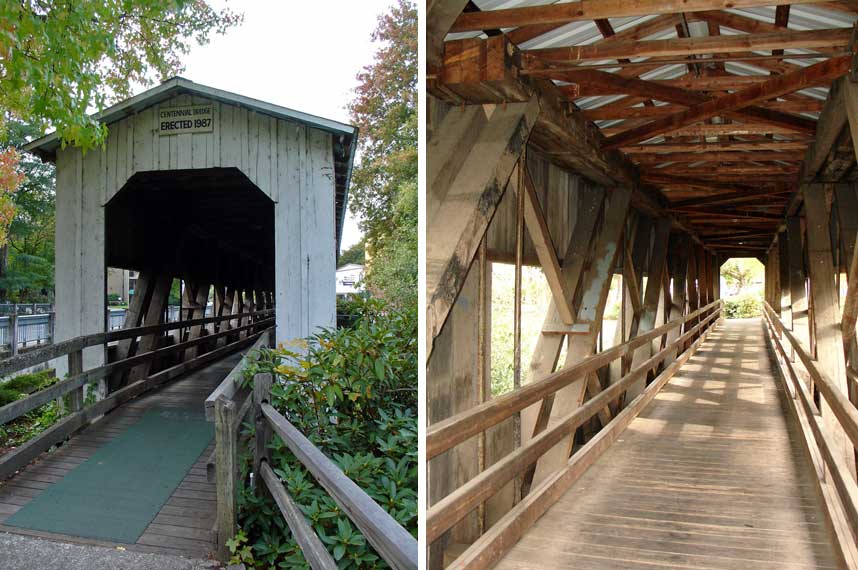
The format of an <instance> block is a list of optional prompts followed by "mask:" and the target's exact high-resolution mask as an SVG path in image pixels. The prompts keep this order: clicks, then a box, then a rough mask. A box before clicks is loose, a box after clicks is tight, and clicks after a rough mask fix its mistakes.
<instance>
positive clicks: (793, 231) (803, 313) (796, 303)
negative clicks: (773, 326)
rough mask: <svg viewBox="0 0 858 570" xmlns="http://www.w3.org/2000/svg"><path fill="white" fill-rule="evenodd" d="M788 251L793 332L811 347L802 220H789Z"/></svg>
mask: <svg viewBox="0 0 858 570" xmlns="http://www.w3.org/2000/svg"><path fill="white" fill-rule="evenodd" d="M787 249H788V250H789V291H790V304H791V305H792V310H791V313H792V315H791V319H792V330H793V332H795V335H796V337H797V338H798V339H799V340H801V341H802V342H803V343H804V344H805V346H807V347H808V348H809V347H810V328H809V325H808V313H807V310H808V299H807V274H806V272H805V266H804V240H803V237H802V227H801V218H799V217H798V216H793V217H791V218H789V219H788V220H787Z"/></svg>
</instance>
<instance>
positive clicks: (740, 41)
mask: <svg viewBox="0 0 858 570" xmlns="http://www.w3.org/2000/svg"><path fill="white" fill-rule="evenodd" d="M850 34H851V30H850V29H848V28H834V29H830V30H808V31H780V32H772V33H763V34H743V35H731V36H704V37H692V38H671V39H667V40H644V41H633V42H612V43H610V44H608V45H595V44H594V45H582V46H568V47H559V48H543V49H534V50H526V51H525V54H526V55H527V56H528V58H533V59H534V60H538V61H542V62H550V63H554V64H557V63H578V62H581V61H601V60H606V59H622V58H635V57H664V56H679V55H681V56H690V55H707V54H713V53H731V52H751V51H759V50H773V49H777V48H778V46H783V47H785V48H791V49H816V50H820V51H823V52H830V50H832V49H842V48H845V47H846V46H847V45H848V44H849V36H850Z"/></svg>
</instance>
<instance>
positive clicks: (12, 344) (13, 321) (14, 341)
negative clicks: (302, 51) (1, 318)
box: [9, 305, 18, 356]
mask: <svg viewBox="0 0 858 570" xmlns="http://www.w3.org/2000/svg"><path fill="white" fill-rule="evenodd" d="M17 307H18V306H17V305H15V308H16V309H17ZM9 352H10V353H11V354H12V356H15V355H16V354H18V313H17V312H15V313H12V314H11V315H9Z"/></svg>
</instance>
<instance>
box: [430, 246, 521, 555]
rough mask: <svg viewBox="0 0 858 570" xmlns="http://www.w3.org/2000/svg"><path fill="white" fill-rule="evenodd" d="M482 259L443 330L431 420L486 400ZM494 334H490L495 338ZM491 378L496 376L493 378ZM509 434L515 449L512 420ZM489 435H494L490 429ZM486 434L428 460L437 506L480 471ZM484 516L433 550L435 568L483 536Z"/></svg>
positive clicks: (469, 520) (433, 367)
mask: <svg viewBox="0 0 858 570" xmlns="http://www.w3.org/2000/svg"><path fill="white" fill-rule="evenodd" d="M479 273H480V271H479V261H478V260H475V262H474V263H473V264H472V265H471V268H470V271H469V272H468V274H467V275H466V279H465V283H464V286H463V287H462V290H461V292H460V293H459V296H458V297H457V299H456V302H455V303H454V304H453V308H452V311H451V312H450V315H449V317H448V322H447V325H446V326H445V327H444V329H443V330H442V331H441V334H440V335H438V338H437V339H436V344H435V350H434V352H433V354H432V357H431V358H430V359H429V362H428V364H427V367H426V395H427V398H426V419H427V423H428V424H429V425H431V424H433V423H435V422H438V421H441V420H444V419H446V418H448V417H450V416H452V415H455V414H457V413H460V412H463V411H465V410H468V409H470V408H473V407H474V406H477V405H479V404H480V403H481V398H480V392H481V387H480V383H481V381H482V382H484V381H485V380H481V378H480V370H479V368H480V366H479V362H480V361H479V357H478V350H479V346H480V343H479V335H480V319H479V313H480V304H479V301H480V296H481V293H480V290H479V285H480V275H479ZM489 338H490V337H489ZM489 382H490V381H489ZM505 427H506V428H507V430H506V431H505V432H504V435H505V436H506V437H507V438H508V439H507V442H506V443H507V444H508V445H510V447H509V449H510V450H512V445H511V444H512V441H513V432H512V423H511V422H510V423H508V424H506V426H505ZM487 437H489V436H488V434H487ZM479 457H480V438H472V439H470V440H468V441H466V442H463V443H462V444H460V445H457V446H456V447H455V448H453V449H451V450H450V451H448V452H447V453H444V454H442V455H439V456H438V457H435V458H433V459H432V460H430V461H429V462H428V465H427V473H428V486H427V487H428V489H427V490H428V502H429V505H430V506H431V505H433V504H435V503H437V502H438V501H440V500H441V499H443V498H444V497H446V496H447V495H448V494H450V493H451V492H453V491H454V490H455V489H457V488H459V487H461V486H462V485H463V484H465V483H466V482H467V481H469V480H470V479H471V478H473V477H475V476H476V475H478V473H479V465H480V460H479ZM510 506H511V505H510ZM481 527H482V523H481V518H480V516H479V513H478V512H477V511H476V510H474V511H473V512H472V513H470V514H469V515H468V516H467V517H465V518H464V519H463V520H462V521H461V522H459V523H458V524H456V525H455V526H454V527H453V528H452V529H450V531H449V532H448V533H447V534H446V535H445V536H444V537H442V538H441V539H440V540H438V541H436V542H435V543H433V544H432V546H431V547H430V550H429V559H430V564H429V567H430V568H440V567H441V560H442V558H443V553H444V551H446V550H447V549H448V548H450V547H452V546H454V545H457V544H469V543H471V542H473V541H474V540H476V539H477V538H478V537H479V536H480V532H481Z"/></svg>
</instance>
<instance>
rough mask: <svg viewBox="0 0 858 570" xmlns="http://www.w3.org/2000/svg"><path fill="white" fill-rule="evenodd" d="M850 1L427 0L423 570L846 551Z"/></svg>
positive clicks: (852, 112) (849, 524)
mask: <svg viewBox="0 0 858 570" xmlns="http://www.w3.org/2000/svg"><path fill="white" fill-rule="evenodd" d="M856 19H858V11H857V10H856V8H855V6H854V5H853V4H852V3H848V2H817V1H813V0H808V1H805V2H785V1H784V2H777V1H774V0H736V1H733V2H729V3H724V2H716V1H707V0H701V1H699V2H688V1H671V0H668V1H663V0H658V1H656V0H652V1H650V0H644V1H640V2H587V1H582V2H569V3H554V4H545V3H543V2H536V1H532V0H517V1H515V2H496V1H494V0H473V1H466V0H462V1H449V2H430V3H429V5H428V8H427V18H426V26H427V28H426V32H427V44H428V45H427V53H426V57H427V62H426V63H427V70H428V71H427V91H428V93H429V101H428V102H427V108H428V120H427V133H428V134H427V138H428V143H427V186H428V197H427V317H426V322H427V344H428V346H427V349H428V355H429V356H428V361H427V408H428V410H427V411H428V417H427V423H428V428H427V456H428V458H429V477H428V479H429V481H428V505H427V509H428V510H427V522H426V526H427V539H428V544H427V548H428V560H429V567H430V568H432V569H440V568H444V567H447V568H456V569H464V568H468V569H477V568H491V567H494V566H499V567H503V568H507V569H511V568H522V569H524V568H543V567H569V568H602V567H604V568H613V567H618V566H620V567H623V568H626V567H629V568H637V567H641V568H643V567H647V568H677V567H681V568H685V567H687V568H704V567H705V568H740V567H742V568H743V567H754V568H757V567H759V568H768V567H772V568H775V567H778V568H780V567H788V568H792V567H795V568H815V567H819V568H828V567H832V568H834V567H850V568H852V567H858V556H856V553H858V550H856V537H858V487H856V480H855V463H856V462H855V445H856V444H858V429H856V428H858V421H857V420H858V410H856V409H855V407H856V406H855V403H856V402H858V397H856V394H858V389H856V386H858V384H856V381H855V378H858V376H856V374H855V372H854V370H858V367H856V365H855V364H854V363H853V362H854V361H853V358H854V355H855V354H858V352H856V351H858V345H856V344H855V322H856V318H855V317H856V314H858V257H856V238H858V223H856V220H858V195H857V194H856V183H855V181H856V177H858V169H856V168H855V165H856V148H858V147H856V145H855V144H854V143H853V139H854V137H855V136H856V135H858V83H856V80H858V76H856V74H855V73H856V72H855V70H856V69H858V68H856V67H855V63H854V62H855V50H856V39H855V38H856V35H855V34H856V31H855V30H856V29H858V28H856ZM733 257H755V258H757V259H759V260H760V261H762V262H763V263H764V265H765V271H766V275H765V292H764V297H765V302H764V304H763V311H764V315H763V318H762V319H757V320H754V321H753V322H738V323H737V322H731V321H725V320H724V319H723V317H724V314H723V311H724V305H723V303H722V302H721V301H720V299H721V296H722V292H721V291H720V281H719V268H720V267H721V265H722V264H723V263H724V262H725V261H727V260H728V259H730V258H733ZM498 265H508V266H512V270H513V272H514V279H513V283H512V284H511V285H508V284H506V283H505V282H504V281H503V280H502V279H498V275H500V274H499V273H498V272H497V271H495V269H496V267H497V266H498ZM534 271H536V272H537V275H538V276H539V278H538V279H537V280H538V281H540V283H541V284H542V285H541V286H542V287H543V288H544V290H545V291H546V293H545V295H546V296H547V297H548V301H547V302H546V303H545V304H543V305H536V306H537V307H538V308H537V309H536V311H537V312H536V313H534V306H535V305H534V303H533V302H532V296H533V292H532V288H531V285H532V280H531V279H532V277H530V276H532V275H533V274H534ZM501 299H502V300H501ZM534 322H535V323H536V324H534ZM497 330H500V331H504V332H505V331H509V333H508V334H509V337H511V341H510V342H507V341H503V342H499V341H498V338H500V337H499V336H498V335H497V334H496V331H497ZM534 337H535V338H534ZM498 353H502V354H503V355H505V357H506V360H504V359H503V358H498ZM506 363H509V364H506ZM504 366H506V367H507V369H508V370H510V372H509V373H508V374H509V376H511V381H510V383H511V384H512V387H511V389H510V388H501V384H499V383H498V381H497V378H499V377H501V376H504V374H507V373H506V372H504V370H503V368H502V367H504ZM619 561H622V563H620V562H619Z"/></svg>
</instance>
